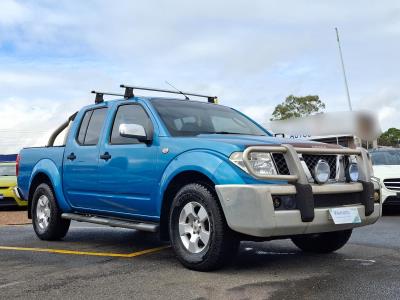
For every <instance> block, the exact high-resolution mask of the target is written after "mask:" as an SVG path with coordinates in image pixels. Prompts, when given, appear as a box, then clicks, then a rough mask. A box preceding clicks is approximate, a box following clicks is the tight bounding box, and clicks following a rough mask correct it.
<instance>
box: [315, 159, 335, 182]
mask: <svg viewBox="0 0 400 300" xmlns="http://www.w3.org/2000/svg"><path fill="white" fill-rule="evenodd" d="M330 175H331V168H330V167H329V164H328V163H327V162H326V161H325V160H323V159H320V160H319V161H318V163H317V164H316V165H315V167H314V179H315V181H316V182H318V183H325V182H327V181H328V179H329V176H330Z"/></svg>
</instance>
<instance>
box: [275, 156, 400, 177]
mask: <svg viewBox="0 0 400 300" xmlns="http://www.w3.org/2000/svg"><path fill="white" fill-rule="evenodd" d="M302 157H303V160H304V162H305V163H306V165H307V167H308V169H309V170H310V172H311V173H312V172H313V170H314V167H315V166H316V165H317V163H318V161H319V160H320V159H323V160H325V161H326V162H327V163H328V164H329V167H330V168H331V174H330V176H329V178H330V179H335V178H336V157H337V156H336V155H313V154H303V155H302ZM272 158H273V159H274V162H275V166H276V169H277V172H278V174H279V175H290V171H289V167H288V165H287V163H286V160H285V157H284V155H283V154H282V153H272ZM399 181H400V179H399Z"/></svg>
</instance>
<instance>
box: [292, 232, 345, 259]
mask: <svg viewBox="0 0 400 300" xmlns="http://www.w3.org/2000/svg"><path fill="white" fill-rule="evenodd" d="M351 233H352V229H349V230H342V231H333V232H324V233H317V234H305V235H298V236H293V237H292V242H293V243H294V244H295V245H296V246H297V247H299V248H300V249H301V250H303V251H305V252H312V253H330V252H334V251H336V250H339V249H340V248H342V247H343V246H344V245H345V244H346V243H347V242H348V240H349V239H350V236H351Z"/></svg>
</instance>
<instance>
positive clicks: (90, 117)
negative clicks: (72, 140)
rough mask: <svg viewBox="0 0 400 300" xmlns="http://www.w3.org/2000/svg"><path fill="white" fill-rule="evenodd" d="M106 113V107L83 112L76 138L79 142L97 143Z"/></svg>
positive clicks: (82, 143) (87, 144)
mask: <svg viewBox="0 0 400 300" xmlns="http://www.w3.org/2000/svg"><path fill="white" fill-rule="evenodd" d="M106 115H107V108H99V109H95V110H91V111H87V112H86V113H85V116H84V117H83V120H82V123H81V127H80V129H79V134H78V138H77V140H78V142H79V144H81V145H85V146H89V145H97V143H98V142H99V138H100V134H101V129H102V128H103V123H104V120H105V118H106Z"/></svg>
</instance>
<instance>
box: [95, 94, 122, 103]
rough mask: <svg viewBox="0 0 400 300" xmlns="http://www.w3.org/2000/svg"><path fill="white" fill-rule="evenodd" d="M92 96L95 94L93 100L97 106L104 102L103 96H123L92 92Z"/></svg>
mask: <svg viewBox="0 0 400 300" xmlns="http://www.w3.org/2000/svg"><path fill="white" fill-rule="evenodd" d="M91 93H92V94H96V98H95V99H94V103H96V104H99V103H102V102H104V97H103V96H104V95H109V96H122V97H123V96H124V95H123V94H118V93H107V92H100V91H92V92H91Z"/></svg>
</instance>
